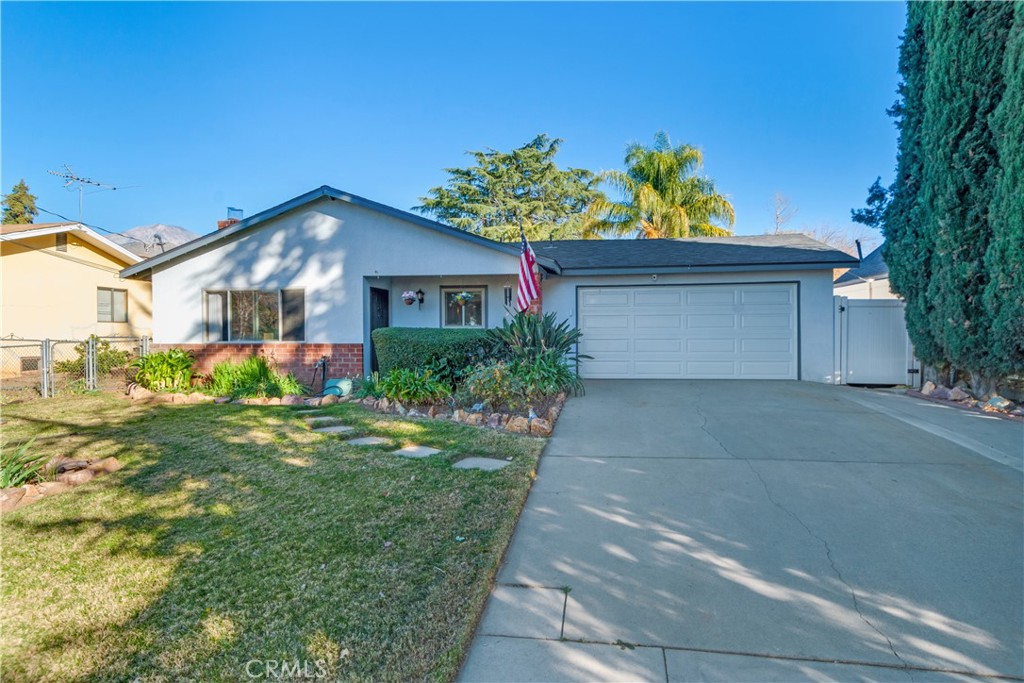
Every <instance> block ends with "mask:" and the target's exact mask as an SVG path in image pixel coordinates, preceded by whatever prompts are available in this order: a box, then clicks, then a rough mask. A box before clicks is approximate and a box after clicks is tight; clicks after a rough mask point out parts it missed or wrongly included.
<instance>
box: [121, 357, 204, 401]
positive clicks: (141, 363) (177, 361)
mask: <svg viewBox="0 0 1024 683" xmlns="http://www.w3.org/2000/svg"><path fill="white" fill-rule="evenodd" d="M194 364H195V358H194V357H193V356H192V352H191V351H183V350H182V349H168V350H167V351H161V352H158V353H151V354H149V355H148V356H142V357H141V358H136V359H135V362H133V363H132V367H133V368H134V369H135V382H136V383H137V384H139V385H140V386H142V387H144V388H146V389H151V390H153V391H188V390H189V389H191V388H192V366H193V365H194Z"/></svg>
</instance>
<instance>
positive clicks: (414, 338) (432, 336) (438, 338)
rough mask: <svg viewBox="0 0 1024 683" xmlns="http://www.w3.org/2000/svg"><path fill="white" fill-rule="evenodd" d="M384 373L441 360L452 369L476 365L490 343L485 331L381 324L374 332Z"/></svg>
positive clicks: (485, 353)
mask: <svg viewBox="0 0 1024 683" xmlns="http://www.w3.org/2000/svg"><path fill="white" fill-rule="evenodd" d="M373 344H374V348H375V349H376V351H377V361H378V363H379V364H380V372H381V375H387V374H388V373H389V372H391V370H393V369H394V368H405V369H407V370H423V369H426V368H427V367H429V366H430V364H431V363H434V362H435V361H439V360H441V359H443V360H444V362H445V363H446V364H447V365H448V366H449V367H452V368H465V367H466V366H470V365H475V364H477V363H479V362H481V361H482V360H484V358H485V357H486V356H487V351H488V348H489V347H490V346H491V342H490V341H489V338H488V335H487V331H486V330H465V329H438V328H429V327H382V328H380V329H376V330H374V331H373Z"/></svg>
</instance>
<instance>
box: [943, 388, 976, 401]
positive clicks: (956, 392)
mask: <svg viewBox="0 0 1024 683" xmlns="http://www.w3.org/2000/svg"><path fill="white" fill-rule="evenodd" d="M972 398H973V397H972V396H971V395H970V394H968V393H967V392H966V391H964V390H963V388H961V387H953V388H952V389H950V390H949V400H950V401H969V400H971V399H972Z"/></svg>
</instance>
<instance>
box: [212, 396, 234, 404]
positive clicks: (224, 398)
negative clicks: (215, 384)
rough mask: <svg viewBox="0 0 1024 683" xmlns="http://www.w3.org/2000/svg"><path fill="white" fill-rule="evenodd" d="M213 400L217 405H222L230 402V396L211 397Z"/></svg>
mask: <svg viewBox="0 0 1024 683" xmlns="http://www.w3.org/2000/svg"><path fill="white" fill-rule="evenodd" d="M213 402H214V403H216V404H217V405H224V404H225V403H231V397H230V396H218V397H217V398H215V399H213Z"/></svg>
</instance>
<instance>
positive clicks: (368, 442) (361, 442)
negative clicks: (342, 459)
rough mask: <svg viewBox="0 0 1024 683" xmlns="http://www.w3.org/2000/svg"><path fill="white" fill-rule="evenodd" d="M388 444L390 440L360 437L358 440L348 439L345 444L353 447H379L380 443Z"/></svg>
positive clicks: (377, 437) (376, 437)
mask: <svg viewBox="0 0 1024 683" xmlns="http://www.w3.org/2000/svg"><path fill="white" fill-rule="evenodd" d="M350 429H351V428H350ZM390 442H391V439H385V438H383V437H380V436H361V437H359V438H358V439H349V440H348V441H346V442H345V443H347V444H351V445H353V446H379V445H380V444H382V443H390Z"/></svg>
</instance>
